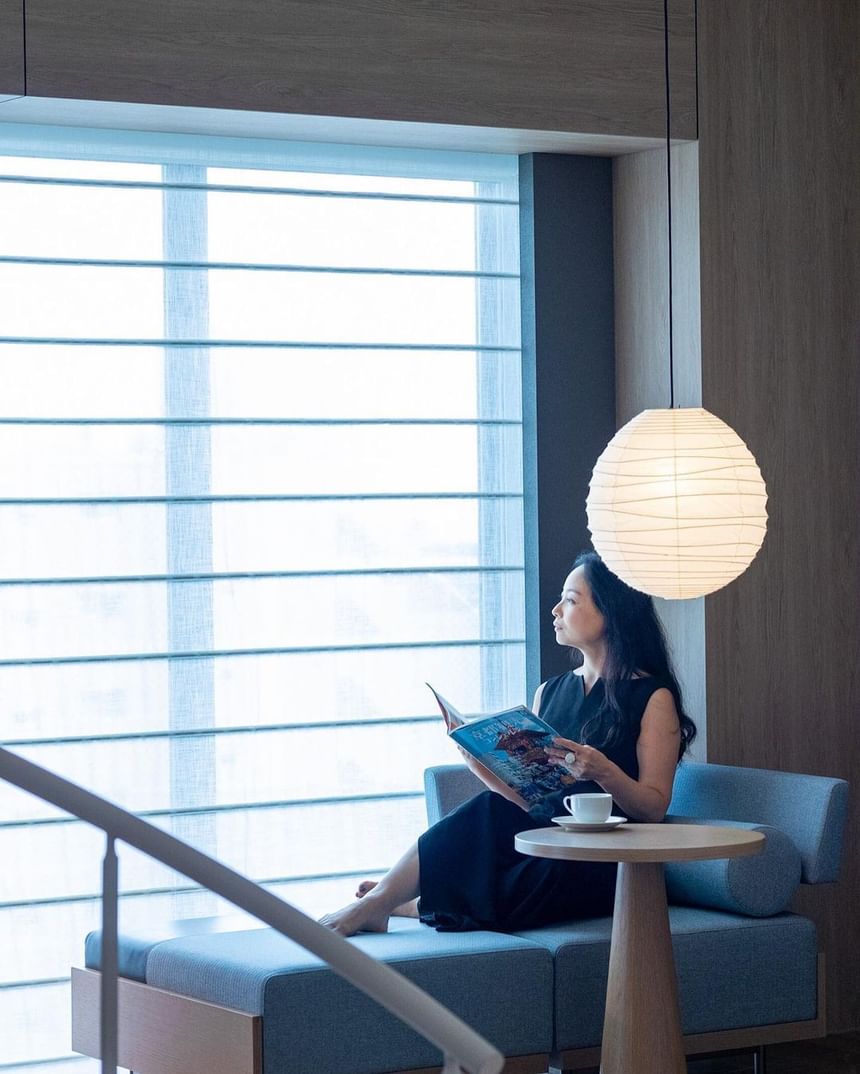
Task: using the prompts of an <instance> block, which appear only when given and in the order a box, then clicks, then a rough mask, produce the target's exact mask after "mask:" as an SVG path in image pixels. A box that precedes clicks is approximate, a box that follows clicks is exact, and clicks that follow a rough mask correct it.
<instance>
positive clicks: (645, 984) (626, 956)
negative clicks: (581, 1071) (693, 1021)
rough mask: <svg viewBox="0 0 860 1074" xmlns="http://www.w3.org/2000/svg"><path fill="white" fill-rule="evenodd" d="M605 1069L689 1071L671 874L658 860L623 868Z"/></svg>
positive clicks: (622, 1073)
mask: <svg viewBox="0 0 860 1074" xmlns="http://www.w3.org/2000/svg"><path fill="white" fill-rule="evenodd" d="M645 967H647V972H646V969H645ZM600 1070H601V1074H686V1071H687V1063H686V1060H685V1059H684V1046H683V1043H682V1040H681V1012H680V1008H679V1005H678V982H677V978H676V976H675V956H674V954H673V952H672V937H671V934H670V932H669V909H668V907H667V905H666V878H665V876H664V875H663V866H662V865H659V864H656V863H654V864H639V865H634V864H621V865H619V867H618V880H617V882H616V885H615V910H614V913H613V916H612V944H611V947H610V951H609V980H608V982H607V985H606V1013H605V1016H604V1022H603V1041H602V1045H601V1055H600Z"/></svg>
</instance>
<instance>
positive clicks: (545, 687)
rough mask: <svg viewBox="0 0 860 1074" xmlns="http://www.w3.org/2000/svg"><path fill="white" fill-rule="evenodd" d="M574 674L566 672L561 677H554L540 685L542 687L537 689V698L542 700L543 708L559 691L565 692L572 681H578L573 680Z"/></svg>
mask: <svg viewBox="0 0 860 1074" xmlns="http://www.w3.org/2000/svg"><path fill="white" fill-rule="evenodd" d="M573 674H574V672H572V671H565V672H564V673H563V674H561V675H552V676H551V677H550V678H548V679H547V680H546V681H545V682H542V683H541V684H540V686H539V687H538V688H537V695H536V696H537V697H538V698H539V699H540V704H541V707H543V706H544V705H545V704H546V702H548V701H549V700H550V699H551V698H553V697H554V696H555V695H556V694H557V693H558V691H559V690H562V691H563V690H564V688H565V687H566V686H568V685H569V683H570V682H571V681H574V682H575V681H576V680H575V679H573Z"/></svg>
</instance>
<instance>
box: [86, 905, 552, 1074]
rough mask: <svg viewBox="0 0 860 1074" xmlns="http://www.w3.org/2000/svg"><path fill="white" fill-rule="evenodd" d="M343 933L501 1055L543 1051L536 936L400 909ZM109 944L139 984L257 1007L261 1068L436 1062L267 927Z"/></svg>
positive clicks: (91, 945) (543, 973) (548, 1024)
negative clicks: (377, 928)
mask: <svg viewBox="0 0 860 1074" xmlns="http://www.w3.org/2000/svg"><path fill="white" fill-rule="evenodd" d="M351 942H353V943H355V944H356V945H357V946H359V947H361V948H362V949H363V950H364V951H366V952H367V953H368V954H369V955H372V956H373V957H374V958H377V959H379V960H381V961H383V962H386V963H388V964H389V965H390V966H392V967H393V968H394V969H396V970H398V971H399V972H400V973H402V974H403V975H404V976H405V977H408V978H409V979H410V980H412V981H414V982H415V984H417V985H418V986H419V987H421V988H423V989H424V990H425V991H427V992H428V993H429V994H430V995H432V996H435V997H436V998H437V999H439V1000H440V1001H441V1002H442V1003H444V1004H445V1005H446V1006H448V1007H449V1008H450V1009H451V1010H452V1011H454V1012H455V1013H456V1014H458V1015H459V1016H460V1017H461V1018H462V1019H463V1020H464V1021H465V1022H467V1023H468V1024H469V1025H471V1026H472V1027H473V1028H474V1029H476V1030H477V1031H478V1032H479V1033H481V1034H482V1035H483V1036H485V1037H486V1038H487V1039H488V1040H489V1041H491V1042H492V1043H493V1044H494V1045H495V1046H496V1047H497V1048H499V1050H500V1051H502V1052H503V1053H504V1054H505V1055H509V1056H515V1055H534V1054H541V1053H547V1052H549V1051H550V1048H551V1046H552V1039H553V1024H552V1021H553V965H552V956H551V954H550V951H549V950H548V949H547V947H546V945H544V944H537V943H534V942H532V941H530V940H528V939H526V938H523V937H519V936H508V935H504V934H502V933H497V932H464V933H441V932H436V931H435V930H433V929H430V928H428V927H427V926H425V925H421V924H420V923H419V922H417V921H413V920H407V919H403V918H393V919H392V922H391V931H390V932H389V933H386V934H382V935H369V934H363V935H360V936H356V937H354V938H353V940H352V941H351ZM97 953H98V947H97V943H96V939H95V937H91V938H89V941H88V952H87V965H91V964H94V965H95V966H97V961H95V957H96V955H97ZM121 953H122V958H123V959H124V961H125V964H127V965H128V966H129V968H132V967H133V968H136V969H139V968H140V966H141V964H143V966H144V969H145V976H146V983H147V984H150V985H153V986H155V987H157V988H164V989H167V990H168V991H170V992H178V993H180V994H182V995H187V996H193V997H194V998H195V999H202V1000H205V1001H207V1002H210V1003H215V1004H219V1005H221V1006H226V1007H232V1008H233V1009H235V1010H241V1011H246V1012H247V1013H249V1014H262V1016H263V1064H264V1068H265V1069H268V1070H313V1071H314V1074H342V1072H343V1071H344V1070H349V1071H350V1072H351V1074H372V1072H377V1071H385V1070H408V1069H409V1068H411V1067H431V1066H438V1065H439V1064H440V1062H441V1056H440V1053H439V1052H438V1050H437V1049H436V1048H434V1047H433V1045H432V1044H429V1043H428V1042H427V1041H425V1040H424V1039H423V1037H421V1036H420V1035H419V1034H417V1033H416V1032H414V1031H413V1030H411V1029H409V1028H408V1027H407V1026H405V1025H403V1023H402V1022H400V1021H399V1020H398V1019H396V1018H395V1017H394V1016H393V1015H391V1014H389V1013H388V1012H387V1011H385V1010H383V1009H382V1008H381V1007H379V1006H378V1005H377V1004H376V1003H375V1002H374V1001H373V1000H371V999H369V998H368V997H366V996H364V995H362V994H361V993H360V992H358V990H357V989H355V988H354V987H353V986H352V985H350V984H348V983H347V982H346V981H344V980H342V979H341V978H340V977H338V976H336V975H335V974H334V973H332V972H331V970H329V969H328V967H327V966H326V965H325V964H324V963H323V962H322V961H321V960H320V959H318V958H316V957H315V956H314V955H312V954H310V953H309V952H307V951H305V950H303V949H302V948H301V947H299V946H298V945H297V944H295V943H293V942H292V941H291V940H288V939H287V938H286V937H284V936H281V935H280V934H279V933H277V932H275V931H274V930H272V929H267V928H260V929H254V930H243V931H241V932H224V933H215V934H211V933H207V934H203V935H196V936H194V935H192V936H183V937H180V938H177V939H171V940H162V942H149V943H148V946H147V940H146V937H144V936H141V937H140V938H139V940H138V941H137V942H135V941H134V940H133V938H132V937H124V938H123V942H122V945H121ZM91 959H92V960H93V963H91ZM524 997H528V1001H527V1002H524Z"/></svg>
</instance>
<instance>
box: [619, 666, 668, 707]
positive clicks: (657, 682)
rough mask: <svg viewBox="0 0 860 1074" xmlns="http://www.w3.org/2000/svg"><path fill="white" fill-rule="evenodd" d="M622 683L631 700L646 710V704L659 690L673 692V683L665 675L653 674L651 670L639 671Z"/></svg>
mask: <svg viewBox="0 0 860 1074" xmlns="http://www.w3.org/2000/svg"><path fill="white" fill-rule="evenodd" d="M619 685H622V686H623V688H624V689H625V690H626V692H627V696H628V697H629V698H630V700H631V702H633V703H635V704H636V706H637V708H638V707H639V706H641V707H642V709H643V710H644V708H645V706H646V705H647V704H648V702H649V701H650V700H651V698H652V697H653V696H654V694H656V693H657V691H658V690H668V691H669V692H670V693H671V692H672V685H671V682H670V681H669V679H668V678H667V677H666V676H665V675H651V674H650V673H649V672H645V671H642V672H637V673H636V674H635V675H633V676H632V677H631V678H629V679H625V680H624V682H623V684H619Z"/></svg>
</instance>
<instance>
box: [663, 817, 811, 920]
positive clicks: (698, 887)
mask: <svg viewBox="0 0 860 1074" xmlns="http://www.w3.org/2000/svg"><path fill="white" fill-rule="evenodd" d="M666 820H667V821H668V822H670V823H682V824H717V825H720V826H721V827H726V828H745V829H748V830H749V831H753V832H763V833H764V836H765V840H764V847H763V848H762V850H761V852H760V853H759V854H751V855H750V856H749V857H743V858H721V859H719V860H716V861H671V862H667V863H666V866H665V869H666V891H667V894H668V896H669V901H670V902H673V903H680V904H682V905H686V906H705V907H708V908H710V909H713V910H728V911H729V912H730V913H734V914H749V915H751V916H753V917H766V916H768V915H769V914H778V913H780V912H781V911H782V910H785V909H786V908H787V906H788V904H789V903H790V902H791V899H792V897H793V895H794V893H795V891H797V888H798V885H799V884H800V868H801V867H800V851H799V850H798V849H797V847H796V846H795V845H794V843H793V842H792V840H791V839H790V838H789V837H788V836H787V835H786V834H785V832H781V831H780V830H779V829H778V828H772V827H770V826H769V825H767V824H744V823H741V822H740V821H735V820H707V821H705V820H698V819H696V818H694V817H675V816H672V817H667V818H666Z"/></svg>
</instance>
